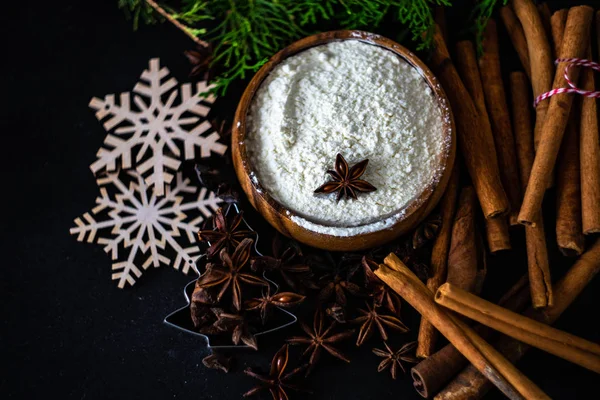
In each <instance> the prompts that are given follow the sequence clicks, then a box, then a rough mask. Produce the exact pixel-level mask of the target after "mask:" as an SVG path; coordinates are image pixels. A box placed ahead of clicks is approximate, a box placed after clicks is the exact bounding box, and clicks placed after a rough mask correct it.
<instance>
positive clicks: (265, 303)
mask: <svg viewBox="0 0 600 400" xmlns="http://www.w3.org/2000/svg"><path fill="white" fill-rule="evenodd" d="M305 298H306V297H305V296H302V295H299V294H297V293H292V292H281V293H276V294H274V295H271V294H270V291H269V289H267V290H266V292H263V295H262V297H258V298H254V299H250V300H247V301H246V302H245V303H244V308H245V309H246V310H248V311H251V310H259V311H260V319H261V321H262V323H263V325H264V324H265V322H267V319H268V318H269V316H270V314H271V310H272V309H273V306H277V307H283V308H289V307H293V306H295V305H298V304H300V303H302V302H303V301H304V299H305Z"/></svg>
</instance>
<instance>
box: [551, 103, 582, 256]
mask: <svg viewBox="0 0 600 400" xmlns="http://www.w3.org/2000/svg"><path fill="white" fill-rule="evenodd" d="M580 105H581V99H579V98H578V99H575V104H574V105H573V112H572V113H573V116H572V117H571V118H569V122H568V123H567V128H566V131H565V137H564V138H563V143H562V146H561V148H560V153H559V157H558V164H557V165H558V167H557V169H556V170H557V179H556V242H557V243H558V248H559V249H560V251H561V252H562V253H563V254H564V255H565V256H569V257H575V256H578V255H580V254H581V253H582V252H583V247H584V244H585V239H584V237H583V228H582V226H581V180H580V173H579V168H580V165H579V120H578V117H579V116H580V115H581V112H580V109H581V107H580Z"/></svg>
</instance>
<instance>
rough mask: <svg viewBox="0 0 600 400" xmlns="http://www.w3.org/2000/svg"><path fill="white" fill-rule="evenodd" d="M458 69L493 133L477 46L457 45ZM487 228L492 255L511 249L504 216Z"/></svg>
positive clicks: (483, 121) (493, 220)
mask: <svg viewBox="0 0 600 400" xmlns="http://www.w3.org/2000/svg"><path fill="white" fill-rule="evenodd" d="M456 67H457V69H458V73H459V75H460V77H461V79H462V81H463V83H464V85H465V87H466V89H467V91H468V92H469V94H470V95H471V99H473V103H474V104H475V107H476V108H477V111H478V112H479V115H480V117H481V119H482V123H483V124H486V125H487V129H489V130H490V131H492V125H491V123H490V118H489V115H488V112H487V108H486V106H485V101H486V99H485V95H484V91H483V85H482V79H481V75H480V73H479V67H478V65H477V56H476V54H475V46H474V45H473V43H472V42H471V41H468V40H464V41H460V42H458V43H457V44H456ZM497 149H498V147H497V144H496V143H495V144H494V151H496V150H497ZM501 179H502V175H501ZM485 227H486V236H487V239H488V246H489V248H490V251H491V252H492V253H496V252H498V251H501V250H509V249H510V247H511V246H510V235H509V232H508V224H507V223H506V218H505V217H504V216H502V215H500V216H497V217H494V218H487V219H486V221H485Z"/></svg>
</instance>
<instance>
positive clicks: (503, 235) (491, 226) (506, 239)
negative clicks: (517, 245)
mask: <svg viewBox="0 0 600 400" xmlns="http://www.w3.org/2000/svg"><path fill="white" fill-rule="evenodd" d="M485 233H486V237H487V243H488V248H489V249H490V252H491V253H493V254H495V253H497V252H499V251H504V250H510V249H511V247H512V246H511V244H510V236H509V233H508V222H507V219H506V218H503V217H496V218H488V219H486V220H485Z"/></svg>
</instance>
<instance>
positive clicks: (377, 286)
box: [362, 256, 402, 315]
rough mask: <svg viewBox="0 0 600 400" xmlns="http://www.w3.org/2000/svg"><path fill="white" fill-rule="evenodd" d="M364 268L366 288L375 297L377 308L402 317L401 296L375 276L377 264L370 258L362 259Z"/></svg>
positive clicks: (374, 302)
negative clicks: (383, 308)
mask: <svg viewBox="0 0 600 400" xmlns="http://www.w3.org/2000/svg"><path fill="white" fill-rule="evenodd" d="M362 266H363V270H364V273H365V286H366V287H367V289H368V290H369V292H370V293H371V294H372V296H373V305H374V306H375V307H380V306H384V307H385V308H387V309H388V310H389V311H390V312H391V313H392V314H395V315H400V305H401V304H402V303H401V301H400V296H398V294H397V293H396V292H394V291H393V290H391V289H390V288H389V287H388V286H387V285H386V284H384V283H383V282H382V281H381V279H379V278H378V277H377V275H375V273H374V272H373V270H375V269H377V263H376V262H375V261H374V260H372V259H371V258H368V257H366V256H365V257H363V258H362Z"/></svg>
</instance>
